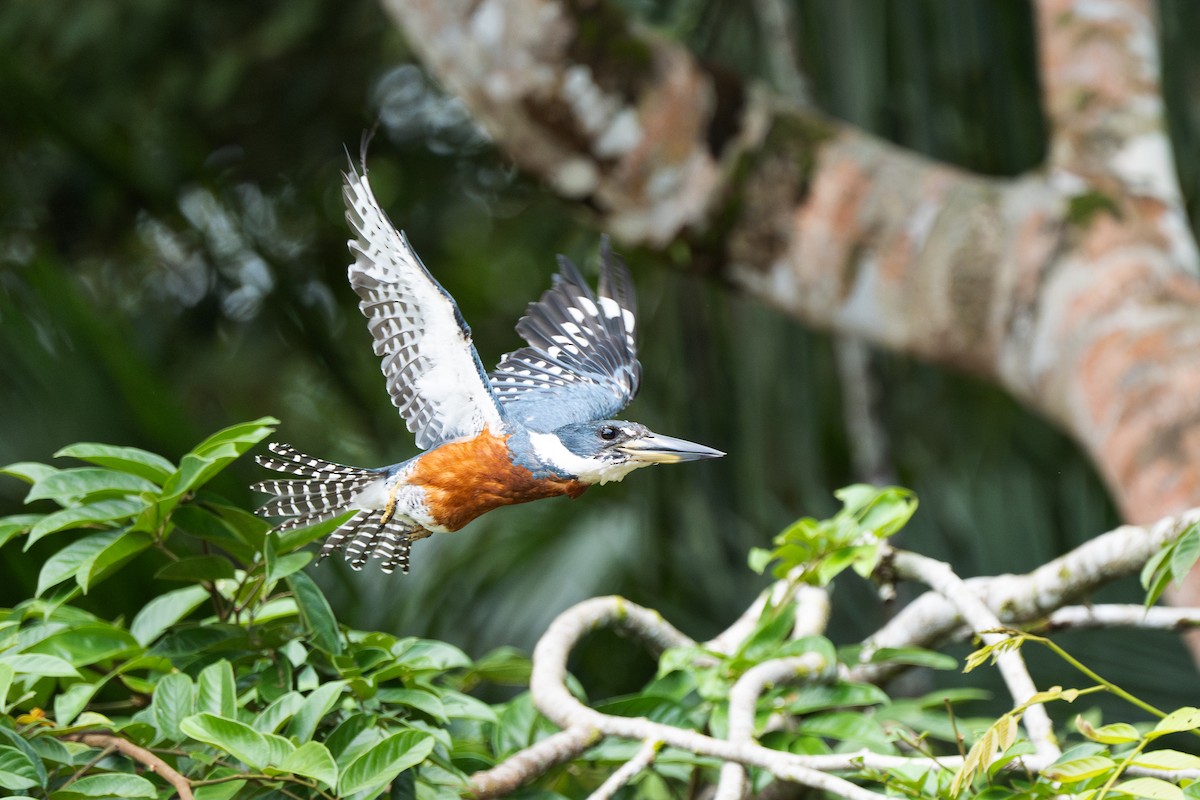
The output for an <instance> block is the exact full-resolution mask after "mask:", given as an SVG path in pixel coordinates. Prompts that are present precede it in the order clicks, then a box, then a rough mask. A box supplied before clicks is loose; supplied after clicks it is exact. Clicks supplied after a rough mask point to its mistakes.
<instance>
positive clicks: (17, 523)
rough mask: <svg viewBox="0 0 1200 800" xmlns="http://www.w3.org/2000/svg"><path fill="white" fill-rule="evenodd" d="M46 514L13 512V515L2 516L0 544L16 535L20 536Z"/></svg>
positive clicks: (0, 521)
mask: <svg viewBox="0 0 1200 800" xmlns="http://www.w3.org/2000/svg"><path fill="white" fill-rule="evenodd" d="M45 516H46V515H45V514H13V515H12V516H11V517H0V546H2V545H4V544H5V543H6V542H8V540H9V539H11V538H13V537H14V536H19V535H20V534H22V533H25V532H26V531H29V530H32V529H33V526H34V525H37V524H38V523H39V522H40V521H41V520H42V519H43V518H44V517H45Z"/></svg>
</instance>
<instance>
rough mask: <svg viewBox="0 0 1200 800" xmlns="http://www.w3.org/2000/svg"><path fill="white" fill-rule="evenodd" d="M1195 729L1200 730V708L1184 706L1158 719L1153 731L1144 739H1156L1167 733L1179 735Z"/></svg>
mask: <svg viewBox="0 0 1200 800" xmlns="http://www.w3.org/2000/svg"><path fill="white" fill-rule="evenodd" d="M1195 728H1200V708H1192V707H1191V706H1184V707H1183V708H1178V709H1176V710H1174V711H1172V712H1171V713H1170V714H1167V715H1166V716H1165V717H1163V718H1162V719H1160V720H1159V721H1158V724H1157V725H1155V726H1154V730H1152V731H1150V732H1149V733H1147V734H1146V738H1147V739H1156V738H1158V737H1159V736H1165V735H1166V734H1168V733H1180V732H1182V731H1190V730H1193V729H1195Z"/></svg>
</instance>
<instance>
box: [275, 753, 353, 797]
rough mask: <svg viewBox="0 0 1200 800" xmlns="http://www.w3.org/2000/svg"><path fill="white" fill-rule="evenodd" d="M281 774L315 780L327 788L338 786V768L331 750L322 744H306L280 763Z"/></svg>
mask: <svg viewBox="0 0 1200 800" xmlns="http://www.w3.org/2000/svg"><path fill="white" fill-rule="evenodd" d="M278 769H279V770H280V771H281V772H290V773H292V774H294V775H303V776H305V777H307V778H314V779H315V780H318V781H320V782H321V783H323V784H325V785H326V786H328V787H330V788H333V787H334V786H336V785H337V780H338V768H337V764H336V763H335V762H334V760H333V756H332V755H330V754H329V749H328V748H326V747H325V745H323V744H321V743H320V742H305V743H304V744H302V745H300V746H299V747H297V748H296V749H295V750H294V751H293V752H291V753H289V754H288V755H287V756H285V757H284V759H283V760H282V761H280V762H279V766H278Z"/></svg>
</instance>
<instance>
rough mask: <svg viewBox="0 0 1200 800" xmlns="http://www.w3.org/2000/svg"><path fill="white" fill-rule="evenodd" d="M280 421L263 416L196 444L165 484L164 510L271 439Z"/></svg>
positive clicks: (221, 431) (218, 432)
mask: <svg viewBox="0 0 1200 800" xmlns="http://www.w3.org/2000/svg"><path fill="white" fill-rule="evenodd" d="M278 424H279V420H277V419H275V418H273V417H263V418H262V419H258V420H255V421H253V422H244V423H242V424H240V425H233V426H231V427H228V428H225V429H224V430H220V431H217V432H216V433H214V434H213V435H212V436H210V437H208V438H207V439H205V440H204V441H203V442H201V443H200V444H198V445H196V446H195V447H194V448H193V449H192V452H190V453H188V454H187V455H185V456H184V457H183V458H182V459H181V460H180V462H179V468H178V469H177V470H175V471H174V472H173V473H172V474H171V475H170V477H168V478H167V480H166V482H165V483H164V484H163V491H162V496H163V505H164V510H165V511H170V510H171V508H173V507H174V505H175V504H176V503H177V502H178V501H179V500H180V499H181V498H182V497H183V496H184V495H185V494H187V493H188V492H194V491H196V490H197V489H199V488H200V487H201V486H203V485H204V484H205V483H207V482H208V481H209V480H211V479H212V478H213V476H215V475H216V474H217V473H218V472H220V471H221V470H222V469H224V468H225V467H226V466H227V465H228V464H229V463H230V462H231V461H233V460H234V459H236V458H237V457H238V456H240V455H241V454H242V453H244V452H246V451H247V450H249V449H250V448H251V447H253V446H254V445H256V444H258V443H259V442H261V441H262V440H263V439H265V438H267V436H269V435H270V434H271V433H272V432H273V431H274V430H275V428H274V427H273V426H275V425H278Z"/></svg>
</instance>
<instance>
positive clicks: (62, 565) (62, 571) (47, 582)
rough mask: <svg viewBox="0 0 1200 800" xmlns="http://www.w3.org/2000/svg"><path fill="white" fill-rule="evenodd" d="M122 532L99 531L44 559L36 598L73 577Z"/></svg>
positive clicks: (39, 574)
mask: <svg viewBox="0 0 1200 800" xmlns="http://www.w3.org/2000/svg"><path fill="white" fill-rule="evenodd" d="M123 533H124V531H120V530H111V531H100V532H99V533H93V534H91V535H89V536H85V537H83V538H82V539H77V540H75V541H74V542H71V544H69V545H67V546H66V547H64V548H63V549H62V550H59V551H58V552H57V553H55V554H54V555H52V556H50V557H49V558H47V559H46V562H45V563H44V564H42V570H41V572H39V573H38V585H37V592H36V594H37V596H39V597H40V596H41V595H42V594H44V593H45V591H46V590H47V589H49V588H50V587H51V586H57V585H58V584H60V583H62V582H63V581H65V580H67V579H68V578H71V577H74V575H75V574H76V573H77V572H78V571H79V569H80V567H82V566H83V565H84V564H89V563H90V562H91V561H92V559H94V558H95V557H96V556H97V555H99V554H100V552H101V551H102V550H104V548H106V547H108V546H109V545H110V544H112V543H113V542H115V541H116V540H117V539H119V538H120V537H121V535H122V534H123Z"/></svg>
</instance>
